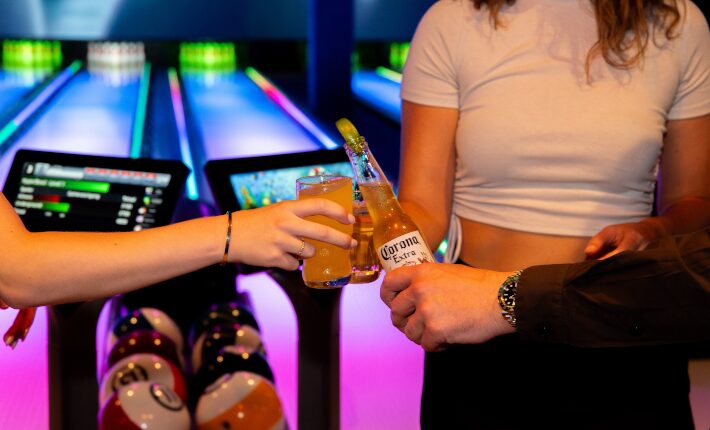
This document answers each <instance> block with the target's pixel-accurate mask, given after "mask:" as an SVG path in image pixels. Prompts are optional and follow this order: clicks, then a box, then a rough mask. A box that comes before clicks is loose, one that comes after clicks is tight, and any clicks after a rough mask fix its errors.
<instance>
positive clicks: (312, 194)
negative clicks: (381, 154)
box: [296, 175, 353, 288]
mask: <svg viewBox="0 0 710 430" xmlns="http://www.w3.org/2000/svg"><path fill="white" fill-rule="evenodd" d="M352 193H353V183H352V178H350V177H347V176H332V175H316V176H306V177H303V178H299V179H297V180H296V194H297V195H298V199H299V200H305V199H312V198H324V199H328V200H331V201H333V202H335V203H337V204H339V205H341V206H342V207H344V208H345V209H346V210H347V211H348V212H350V213H352V212H353V200H352V199H353V197H352V196H353V194H352ZM306 219H307V220H308V221H313V222H317V223H319V224H323V225H325V226H328V227H332V228H334V229H336V230H339V231H342V232H343V233H346V234H348V235H351V236H352V233H353V227H352V225H343V224H340V223H339V222H338V221H335V220H333V219H330V218H328V217H325V216H321V215H316V216H311V217H306ZM307 242H308V243H310V244H312V245H313V246H314V247H315V248H316V253H315V255H314V256H313V257H311V258H306V259H304V260H303V281H304V282H305V284H306V285H307V286H309V287H311V288H340V287H342V286H344V285H346V284H347V283H348V282H350V272H351V269H352V265H351V264H350V250H348V249H342V248H339V247H337V246H333V245H330V244H327V243H324V242H320V241H317V240H310V239H309V240H307Z"/></svg>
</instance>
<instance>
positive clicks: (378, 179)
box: [344, 142, 388, 184]
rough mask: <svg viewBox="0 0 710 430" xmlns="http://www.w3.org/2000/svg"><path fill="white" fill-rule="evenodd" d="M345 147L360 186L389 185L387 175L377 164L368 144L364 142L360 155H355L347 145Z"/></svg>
mask: <svg viewBox="0 0 710 430" xmlns="http://www.w3.org/2000/svg"><path fill="white" fill-rule="evenodd" d="M344 147H345V152H346V153H347V154H348V158H349V159H350V164H351V165H352V168H353V173H354V174H355V181H356V182H357V183H358V184H368V183H388V181H387V177H386V176H385V173H384V172H383V171H382V169H381V168H380V165H379V164H377V160H375V157H374V156H373V155H372V153H371V152H370V148H369V147H368V146H367V143H366V142H362V151H360V152H359V153H355V151H353V150H352V148H350V146H348V145H347V144H346V145H344Z"/></svg>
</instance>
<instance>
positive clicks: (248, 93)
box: [182, 72, 322, 160]
mask: <svg viewBox="0 0 710 430" xmlns="http://www.w3.org/2000/svg"><path fill="white" fill-rule="evenodd" d="M182 79H183V84H184V86H185V92H186V94H187V99H188V103H189V104H190V107H191V109H192V114H193V115H194V116H195V118H196V120H197V121H196V122H197V124H198V127H199V132H200V134H201V137H202V141H203V144H204V150H205V157H206V158H207V159H208V160H217V159H224V158H238V157H251V156H257V155H272V154H284V153H294V152H304V151H312V150H315V149H322V146H321V144H320V143H319V142H318V141H317V140H316V139H315V138H314V137H312V136H311V134H310V133H308V132H307V131H306V130H305V129H303V128H302V127H301V126H300V125H299V124H298V123H296V122H295V121H293V120H292V119H291V118H290V117H289V116H288V115H287V114H286V113H285V112H284V111H283V110H282V109H281V108H280V107H279V106H278V105H276V103H274V102H273V101H272V100H271V99H269V97H268V96H267V95H266V94H265V93H264V92H263V91H262V90H261V89H260V88H259V87H258V86H257V85H256V84H255V83H254V82H253V81H252V80H251V79H249V78H248V77H247V76H246V74H244V73H242V72H236V73H230V74H225V75H220V76H219V77H216V78H215V79H213V80H209V79H208V78H207V76H205V75H183V76H182Z"/></svg>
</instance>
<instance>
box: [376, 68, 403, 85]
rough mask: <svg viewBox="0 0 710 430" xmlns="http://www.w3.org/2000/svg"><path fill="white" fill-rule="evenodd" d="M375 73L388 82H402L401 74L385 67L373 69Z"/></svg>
mask: <svg viewBox="0 0 710 430" xmlns="http://www.w3.org/2000/svg"><path fill="white" fill-rule="evenodd" d="M375 73H377V74H378V75H380V76H382V77H383V78H385V79H389V80H390V81H393V82H397V83H401V82H402V74H401V73H398V72H395V71H394V70H390V69H388V68H386V67H378V68H377V69H375Z"/></svg>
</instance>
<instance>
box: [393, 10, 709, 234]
mask: <svg viewBox="0 0 710 430" xmlns="http://www.w3.org/2000/svg"><path fill="white" fill-rule="evenodd" d="M679 7H680V12H681V16H682V22H681V24H680V26H679V30H678V31H679V33H680V36H679V37H678V38H676V39H672V40H671V41H670V42H668V41H667V40H666V39H665V37H664V36H662V35H661V36H659V37H658V38H657V43H659V44H660V46H656V44H654V43H653V42H652V41H649V44H648V47H647V51H646V55H645V60H644V62H643V66H642V67H635V68H633V69H631V70H628V71H623V70H618V69H615V68H613V67H611V66H609V65H607V63H606V62H605V61H604V60H603V59H602V58H601V57H597V58H596V59H595V60H594V62H593V63H592V67H591V84H589V83H588V82H587V77H586V76H585V71H584V64H585V60H586V56H587V52H588V51H589V49H590V47H591V46H592V45H593V44H594V42H595V41H596V39H597V37H596V34H597V33H596V24H595V20H594V14H593V11H592V9H591V6H590V2H589V0H517V2H516V4H515V5H513V6H504V7H503V9H502V10H501V13H500V17H501V19H502V21H503V23H504V25H505V27H503V28H501V27H499V28H498V29H496V30H494V29H493V27H492V25H491V22H490V18H489V14H488V10H487V9H486V8H485V7H483V8H482V9H481V10H475V9H474V7H473V4H472V2H471V1H470V0H441V1H439V2H437V3H435V4H434V5H433V6H432V7H431V8H430V9H429V11H428V12H427V13H426V14H425V15H424V17H423V18H422V20H421V22H420V23H419V26H418V27H417V31H416V33H415V36H414V39H413V41H412V45H411V49H410V51H409V58H408V59H407V63H406V66H405V71H404V77H403V80H402V99H403V100H407V101H411V102H414V103H418V104H423V105H429V106H437V107H447V108H457V109H458V110H459V112H460V116H459V122H458V129H457V132H456V152H457V161H456V173H455V183H454V199H453V200H454V207H453V213H454V214H455V215H457V216H459V217H463V218H466V219H471V220H475V221H479V222H483V223H487V224H491V225H496V226H500V227H504V228H510V229H514V230H522V231H527V232H535V233H543V234H557V235H566V236H591V235H594V234H595V233H597V232H598V231H599V230H601V229H602V228H603V227H605V226H607V225H609V224H617V223H622V222H634V221H638V220H640V219H642V218H644V217H646V216H649V215H650V213H651V205H652V201H653V191H654V184H655V181H656V171H657V166H658V160H659V156H660V153H661V149H662V145H663V135H664V132H665V130H666V121H667V120H669V119H681V118H691V117H698V116H702V115H705V114H708V113H710V33H709V32H708V25H707V22H706V21H705V18H704V17H703V15H702V13H701V12H700V11H699V9H698V8H697V6H695V5H694V4H693V3H691V2H690V1H685V2H684V1H680V2H679Z"/></svg>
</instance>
